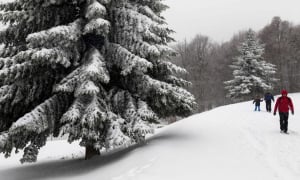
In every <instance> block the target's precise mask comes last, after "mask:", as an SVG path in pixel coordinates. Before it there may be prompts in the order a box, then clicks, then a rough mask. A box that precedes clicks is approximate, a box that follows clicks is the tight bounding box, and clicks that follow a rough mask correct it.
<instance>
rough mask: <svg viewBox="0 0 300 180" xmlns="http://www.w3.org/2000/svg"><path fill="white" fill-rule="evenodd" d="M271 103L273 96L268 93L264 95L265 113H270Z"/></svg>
mask: <svg viewBox="0 0 300 180" xmlns="http://www.w3.org/2000/svg"><path fill="white" fill-rule="evenodd" d="M272 101H273V102H274V96H273V95H272V94H271V93H270V92H267V93H266V94H265V102H266V110H267V112H271V111H272V109H271V103H272Z"/></svg>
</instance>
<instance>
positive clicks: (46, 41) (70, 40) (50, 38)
mask: <svg viewBox="0 0 300 180" xmlns="http://www.w3.org/2000/svg"><path fill="white" fill-rule="evenodd" d="M81 26H82V20H81V19H77V20H76V21H74V22H72V23H70V24H68V25H61V26H56V27H53V28H51V29H48V30H44V31H40V32H36V33H32V34H29V35H28V36H27V38H26V41H27V42H28V47H29V48H37V47H44V46H50V47H56V46H63V47H72V46H73V45H74V43H75V42H77V41H78V40H79V39H80V38H81V34H82V32H81V29H82V28H81Z"/></svg>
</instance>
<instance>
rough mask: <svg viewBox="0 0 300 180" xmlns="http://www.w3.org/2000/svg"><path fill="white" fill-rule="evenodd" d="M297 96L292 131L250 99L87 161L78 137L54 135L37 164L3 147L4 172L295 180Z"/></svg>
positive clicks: (136, 179) (11, 177)
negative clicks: (7, 152) (57, 138)
mask: <svg viewBox="0 0 300 180" xmlns="http://www.w3.org/2000/svg"><path fill="white" fill-rule="evenodd" d="M291 97H292V98H293V100H294V105H295V107H296V110H295V116H292V115H291V116H290V120H289V129H290V134H289V135H285V134H281V133H279V122H278V115H277V116H276V117H275V116H273V115H272V114H271V113H267V112H265V111H262V112H253V111H252V110H253V108H254V105H252V103H251V102H245V103H240V104H234V105H229V106H224V107H220V108H216V109H214V110H212V111H208V112H205V113H201V114H198V115H194V116H191V117H189V118H187V119H185V120H183V121H180V122H177V123H174V124H172V125H170V126H168V127H165V128H163V129H160V130H159V131H158V132H157V133H156V134H155V135H154V136H152V137H151V138H149V140H148V141H147V143H146V144H144V145H139V146H136V147H132V148H129V149H127V150H124V151H121V152H117V153H114V154H108V155H105V156H103V157H97V158H93V159H91V160H89V161H84V160H82V157H83V149H81V148H79V147H78V145H77V144H72V145H68V144H66V143H64V142H62V141H53V142H49V144H47V148H44V149H42V151H41V154H40V156H39V158H40V159H39V161H38V163H35V164H27V165H20V164H19V162H18V158H20V155H18V157H12V158H11V159H4V158H3V155H0V179H1V180H23V179H26V180H27V179H28V180H39V179H43V180H44V179H49V180H50V179H51V180H52V179H55V180H82V179H89V180H94V179H95V180H96V179H97V180H98V179H103V180H183V179H187V180H199V179H206V180H220V179H224V180H227V179H228V180H241V179H242V180H296V179H299V177H300V94H293V95H291ZM261 109H262V110H264V109H265V107H264V104H262V107H261ZM298 114H299V115H298ZM298 117H299V118H298ZM72 156H73V158H72ZM62 157H64V158H63V159H61V158H62Z"/></svg>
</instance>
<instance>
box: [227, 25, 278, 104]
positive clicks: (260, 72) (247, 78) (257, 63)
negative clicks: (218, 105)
mask: <svg viewBox="0 0 300 180" xmlns="http://www.w3.org/2000/svg"><path fill="white" fill-rule="evenodd" d="M239 52H240V55H239V56H238V57H236V58H235V59H234V61H233V64H232V65H231V66H230V67H231V68H232V69H233V72H232V75H233V79H232V80H230V81H226V82H225V85H226V87H225V88H226V89H227V90H228V94H227V96H228V97H230V98H232V99H236V100H239V99H241V100H245V99H247V98H253V97H254V96H255V95H258V94H263V93H264V91H266V90H271V89H273V88H274V83H275V82H276V79H275V78H274V77H273V75H274V74H275V73H276V68H275V65H273V64H271V63H267V62H266V61H264V58H263V53H264V46H263V45H262V44H260V43H259V42H258V40H257V39H256V37H255V32H254V31H253V30H251V29H250V30H249V31H248V32H247V37H246V39H245V41H244V42H243V43H242V44H241V46H240V47H239Z"/></svg>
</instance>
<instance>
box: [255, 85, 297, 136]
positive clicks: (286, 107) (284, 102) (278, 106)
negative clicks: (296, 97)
mask: <svg viewBox="0 0 300 180" xmlns="http://www.w3.org/2000/svg"><path fill="white" fill-rule="evenodd" d="M287 94H288V92H287V90H285V89H283V90H282V91H281V96H280V97H279V98H277V100H276V103H275V107H274V112H273V114H274V116H275V115H276V112H277V110H278V112H279V119H280V130H281V131H280V132H281V133H286V134H288V118H289V111H291V112H292V114H293V115H294V105H293V102H292V99H291V98H290V97H288V96H287ZM264 100H265V102H266V110H267V112H271V111H272V109H271V103H272V101H273V102H274V96H273V95H272V94H271V93H269V92H267V93H266V94H265V97H264ZM262 101H263V100H262V99H261V98H260V97H259V96H256V98H255V99H254V100H253V104H255V109H254V111H260V102H262Z"/></svg>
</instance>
